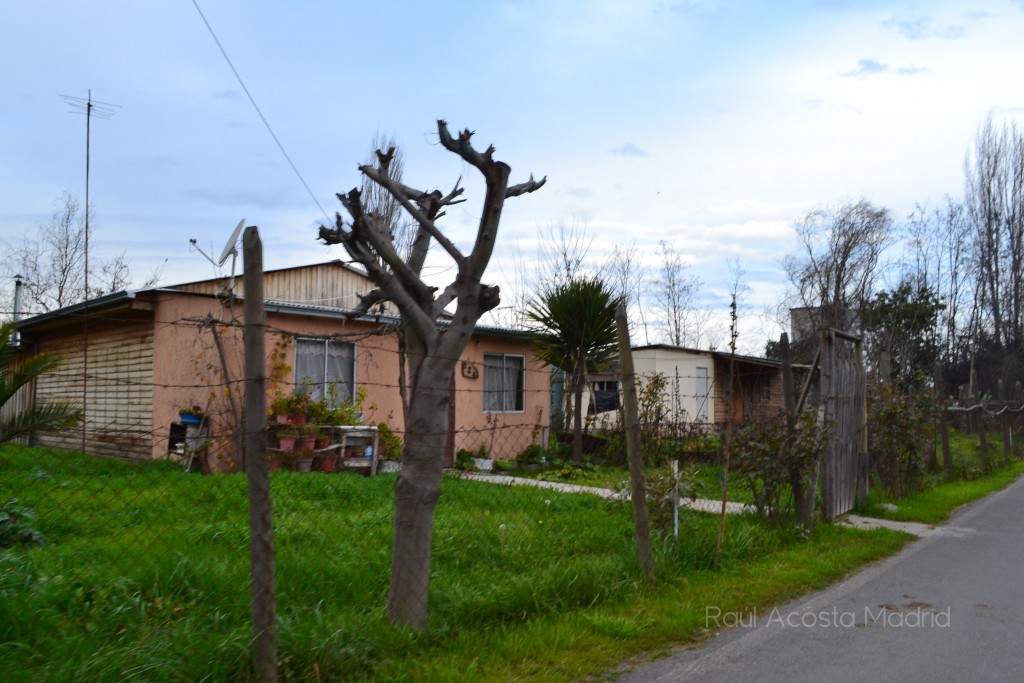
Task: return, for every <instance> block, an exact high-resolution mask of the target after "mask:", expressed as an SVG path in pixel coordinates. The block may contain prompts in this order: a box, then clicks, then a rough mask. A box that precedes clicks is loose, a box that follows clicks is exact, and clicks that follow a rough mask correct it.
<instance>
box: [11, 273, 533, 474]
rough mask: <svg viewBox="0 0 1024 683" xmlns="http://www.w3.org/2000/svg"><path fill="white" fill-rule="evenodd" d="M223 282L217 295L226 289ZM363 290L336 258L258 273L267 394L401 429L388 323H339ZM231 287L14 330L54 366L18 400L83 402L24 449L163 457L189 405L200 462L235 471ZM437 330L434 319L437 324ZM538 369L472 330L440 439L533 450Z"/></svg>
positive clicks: (72, 311) (493, 333)
mask: <svg viewBox="0 0 1024 683" xmlns="http://www.w3.org/2000/svg"><path fill="white" fill-rule="evenodd" d="M229 286H230V290H229ZM371 288H372V284H371V283H370V282H369V280H368V279H367V278H366V276H365V275H364V274H363V273H362V272H361V271H359V270H357V269H355V268H353V267H351V266H349V265H347V264H344V263H342V262H340V261H331V262H327V263H320V264H316V265H310V266H302V267H296V268H286V269H281V270H274V271H267V272H266V273H265V283H264V294H265V296H264V298H265V306H266V315H267V330H268V331H267V339H266V348H267V355H268V358H267V371H268V375H269V376H270V377H271V378H272V379H273V380H274V382H272V386H271V387H269V388H268V394H269V395H270V396H272V395H273V393H274V392H275V391H285V392H287V391H291V390H292V388H294V386H295V385H296V384H301V383H305V384H307V385H310V386H314V387H318V388H319V389H322V388H323V387H325V386H328V385H331V386H334V387H335V388H336V390H337V391H338V392H339V394H341V396H342V398H347V397H352V396H357V395H365V398H364V400H363V412H364V420H365V421H366V422H367V423H374V424H377V423H380V422H386V423H387V424H388V425H389V426H390V427H391V428H392V429H393V430H394V431H395V432H396V433H398V434H399V435H401V434H402V432H403V431H404V425H403V415H402V407H401V406H402V404H401V397H400V391H399V362H398V358H399V355H398V335H397V332H396V330H397V327H398V324H399V319H398V317H397V316H396V315H395V314H394V313H393V312H389V311H388V310H387V309H384V310H381V311H379V312H378V313H376V314H374V315H368V316H362V317H359V318H355V319H352V318H349V317H348V316H347V315H346V314H347V312H348V311H349V309H350V308H351V307H352V306H353V305H354V304H355V302H356V301H357V297H358V295H359V294H361V293H365V292H366V291H368V290H369V289H371ZM244 296H245V292H244V288H243V286H242V280H241V278H238V279H237V280H235V281H234V282H233V283H231V282H229V280H227V279H226V278H218V279H212V280H203V281H198V282H191V283H186V284H182V285H177V286H173V287H162V288H155V289H146V290H138V291H126V292H118V293H115V294H110V295H107V296H103V297H100V298H98V299H94V300H92V301H89V302H86V303H83V304H78V305H75V306H71V307H68V308H64V309H61V310H58V311H54V312H51V313H46V314H43V315H38V316H34V317H31V318H26V319H24V320H22V321H21V323H20V330H21V342H22V351H21V353H25V354H31V353H36V352H38V351H56V352H59V353H61V354H63V355H64V358H65V361H64V364H63V366H62V367H61V368H60V370H58V371H57V372H56V373H54V374H51V375H47V376H45V377H43V378H41V379H40V380H39V382H38V383H37V384H36V386H34V387H32V396H30V397H28V400H48V399H61V400H68V401H72V402H75V403H81V404H84V406H85V425H84V429H81V430H76V431H72V432H66V433H61V434H39V435H37V436H36V437H34V441H33V443H34V444H37V445H45V446H51V447H58V448H69V449H75V450H85V451H86V452H90V453H95V454H100V455H111V456H118V457H124V458H135V459H155V458H163V457H166V456H167V454H168V445H169V436H170V433H171V429H172V425H173V424H174V423H176V422H177V421H178V413H179V411H180V410H181V409H182V408H184V407H188V406H193V405H198V406H200V407H202V408H203V409H204V410H205V411H206V414H207V416H208V421H209V423H210V425H209V426H210V451H211V455H210V458H211V464H212V465H213V466H214V468H215V469H221V470H230V469H231V468H232V467H233V466H234V457H235V451H234V444H235V436H234V435H235V434H237V433H239V431H240V430H239V429H238V427H239V426H240V425H239V423H238V420H239V418H238V417H237V415H240V411H241V406H242V399H241V394H242V380H243V375H242V372H241V368H242V342H241V340H242V328H241V325H242V324H243V323H244V318H243V312H242V309H243V305H242V300H243V299H244ZM439 324H443V321H441V322H440V323H439ZM549 401H550V384H549V372H548V368H547V367H546V366H544V365H542V364H540V363H539V362H538V361H537V360H536V358H535V356H534V354H533V350H532V345H531V341H530V337H529V335H528V334H526V333H523V332H519V331H514V330H506V329H499V328H487V327H481V326H478V327H477V329H476V331H475V333H474V335H473V339H472V340H471V341H470V343H469V345H468V346H467V348H466V350H465V351H464V353H463V356H462V358H461V362H460V363H459V365H458V366H457V371H456V376H455V378H454V381H453V385H452V387H451V402H450V423H451V427H452V436H451V438H450V439H449V451H450V452H449V453H447V454H446V456H447V457H451V456H452V455H453V454H454V452H455V450H456V449H459V448H466V449H469V450H474V451H476V450H478V449H479V448H480V447H481V446H483V447H484V448H486V450H487V452H488V454H489V455H490V456H491V457H496V458H512V457H515V455H516V454H517V453H518V452H519V451H521V450H522V449H524V448H526V447H527V446H528V445H530V444H531V443H534V442H536V443H543V441H542V440H543V439H544V438H545V437H546V435H547V431H548V426H549V416H548V407H549Z"/></svg>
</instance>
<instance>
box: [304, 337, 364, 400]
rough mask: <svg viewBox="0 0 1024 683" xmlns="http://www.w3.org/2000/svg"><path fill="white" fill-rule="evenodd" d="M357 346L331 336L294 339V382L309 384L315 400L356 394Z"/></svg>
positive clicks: (350, 397)
mask: <svg viewBox="0 0 1024 683" xmlns="http://www.w3.org/2000/svg"><path fill="white" fill-rule="evenodd" d="M355 385H356V346H355V344H351V343H349V342H339V341H334V340H332V339H297V340H296V341H295V386H296V388H307V389H308V390H309V392H310V395H311V396H312V397H313V400H319V399H321V398H322V397H324V396H333V397H334V398H335V399H336V400H338V401H347V400H351V399H352V397H353V396H355Z"/></svg>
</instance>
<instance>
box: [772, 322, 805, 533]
mask: <svg viewBox="0 0 1024 683" xmlns="http://www.w3.org/2000/svg"><path fill="white" fill-rule="evenodd" d="M779 351H780V352H781V355H782V407H783V408H784V409H785V411H786V435H787V436H788V437H789V438H790V439H792V438H793V434H794V433H795V432H796V418H797V415H796V411H797V408H796V395H795V393H794V391H795V389H794V386H795V385H794V382H793V350H792V349H791V348H790V346H789V335H788V334H786V333H785V332H783V333H782V335H780V336H779ZM811 372H814V371H813V369H812V370H811ZM789 485H790V488H791V489H792V491H793V507H794V512H795V514H796V522H797V524H799V525H801V526H803V527H804V528H808V529H809V528H810V527H811V524H812V523H813V520H812V519H811V517H812V514H811V511H810V506H809V505H808V501H807V494H806V493H805V492H804V473H803V472H801V471H800V468H799V467H798V466H796V465H793V464H791V465H790V466H789Z"/></svg>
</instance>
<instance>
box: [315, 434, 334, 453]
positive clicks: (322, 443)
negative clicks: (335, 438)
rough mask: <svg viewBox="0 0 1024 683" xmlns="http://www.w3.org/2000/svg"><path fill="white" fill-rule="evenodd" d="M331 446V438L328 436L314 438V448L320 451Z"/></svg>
mask: <svg viewBox="0 0 1024 683" xmlns="http://www.w3.org/2000/svg"><path fill="white" fill-rule="evenodd" d="M330 445H331V437H329V436H318V437H316V448H317V450H322V449H324V448H327V447H328V446H330Z"/></svg>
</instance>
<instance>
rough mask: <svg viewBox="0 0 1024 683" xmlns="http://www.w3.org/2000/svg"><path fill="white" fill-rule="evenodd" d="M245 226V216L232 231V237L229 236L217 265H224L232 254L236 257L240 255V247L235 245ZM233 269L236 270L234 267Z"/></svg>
mask: <svg viewBox="0 0 1024 683" xmlns="http://www.w3.org/2000/svg"><path fill="white" fill-rule="evenodd" d="M243 227H245V219H244V218H243V219H242V220H240V221H238V225H236V226H235V230H234V232H232V233H231V237H229V238H228V243H227V244H225V245H224V251H222V252H220V261H219V262H218V263H217V265H219V266H223V265H224V262H225V261H227V260H228V256H229V255H232V256H234V257H235V258H237V257H238V248H237V247H236V246H235V245H236V244H237V243H238V235H239V234H240V233H241V232H242V228H243ZM231 270H232V271H234V268H232V269H231Z"/></svg>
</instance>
